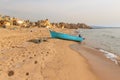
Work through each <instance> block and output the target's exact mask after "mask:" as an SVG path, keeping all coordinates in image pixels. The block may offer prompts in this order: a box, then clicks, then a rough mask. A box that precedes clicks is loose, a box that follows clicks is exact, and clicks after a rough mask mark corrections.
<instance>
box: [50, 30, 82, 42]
mask: <svg viewBox="0 0 120 80" xmlns="http://www.w3.org/2000/svg"><path fill="white" fill-rule="evenodd" d="M49 31H50V35H51V37H52V38H59V39H65V40H72V41H77V42H82V41H83V40H84V38H82V37H78V36H73V35H69V34H64V33H60V32H55V31H52V30H49Z"/></svg>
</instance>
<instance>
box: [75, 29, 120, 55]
mask: <svg viewBox="0 0 120 80" xmlns="http://www.w3.org/2000/svg"><path fill="white" fill-rule="evenodd" d="M76 32H79V34H81V36H82V37H84V38H85V41H84V42H85V43H86V44H87V45H88V46H91V47H93V48H96V49H99V50H100V51H103V52H108V53H113V54H115V55H118V56H120V28H99V29H97V28H95V29H77V30H76Z"/></svg>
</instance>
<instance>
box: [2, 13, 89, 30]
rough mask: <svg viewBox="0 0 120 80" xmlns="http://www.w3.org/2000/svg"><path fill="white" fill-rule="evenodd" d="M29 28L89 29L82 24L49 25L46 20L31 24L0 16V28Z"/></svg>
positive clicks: (61, 23) (26, 21)
mask: <svg viewBox="0 0 120 80" xmlns="http://www.w3.org/2000/svg"><path fill="white" fill-rule="evenodd" d="M14 26H15V28H30V27H39V28H40V27H44V28H45V27H48V26H49V27H51V28H62V29H63V28H68V29H77V28H84V29H91V27H90V26H88V25H86V24H84V23H77V24H73V23H64V22H60V23H50V22H49V21H46V20H38V21H36V22H31V21H29V20H22V19H19V18H15V17H10V16H2V15H0V27H2V28H14Z"/></svg>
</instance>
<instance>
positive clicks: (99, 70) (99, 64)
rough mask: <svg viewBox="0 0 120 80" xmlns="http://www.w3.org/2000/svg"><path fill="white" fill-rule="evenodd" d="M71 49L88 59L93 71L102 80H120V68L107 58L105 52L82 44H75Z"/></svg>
mask: <svg viewBox="0 0 120 80" xmlns="http://www.w3.org/2000/svg"><path fill="white" fill-rule="evenodd" d="M70 47H71V48H72V49H73V50H75V51H76V52H78V53H80V55H82V56H83V57H84V58H86V59H87V62H88V64H89V65H90V66H91V68H92V71H93V72H94V73H95V74H96V75H97V76H98V77H99V79H100V80H119V79H120V77H119V75H120V66H119V65H117V64H115V63H114V62H112V61H111V60H110V59H108V58H106V57H105V55H104V54H103V52H101V51H99V50H97V49H94V48H91V47H88V46H86V45H80V44H73V45H71V46H70Z"/></svg>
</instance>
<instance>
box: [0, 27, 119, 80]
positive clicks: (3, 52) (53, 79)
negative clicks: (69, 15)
mask: <svg viewBox="0 0 120 80" xmlns="http://www.w3.org/2000/svg"><path fill="white" fill-rule="evenodd" d="M55 31H59V32H64V33H71V31H72V30H70V29H55ZM119 75H120V67H119V66H118V65H116V64H114V63H113V62H112V61H110V60H109V59H107V58H105V57H104V56H103V55H102V54H101V52H100V51H98V50H96V49H93V48H90V47H88V46H86V45H85V44H79V43H76V42H73V41H67V40H60V39H52V38H50V34H49V31H48V30H47V29H46V28H28V29H27V28H23V29H16V30H10V29H0V80H120V77H119Z"/></svg>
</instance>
